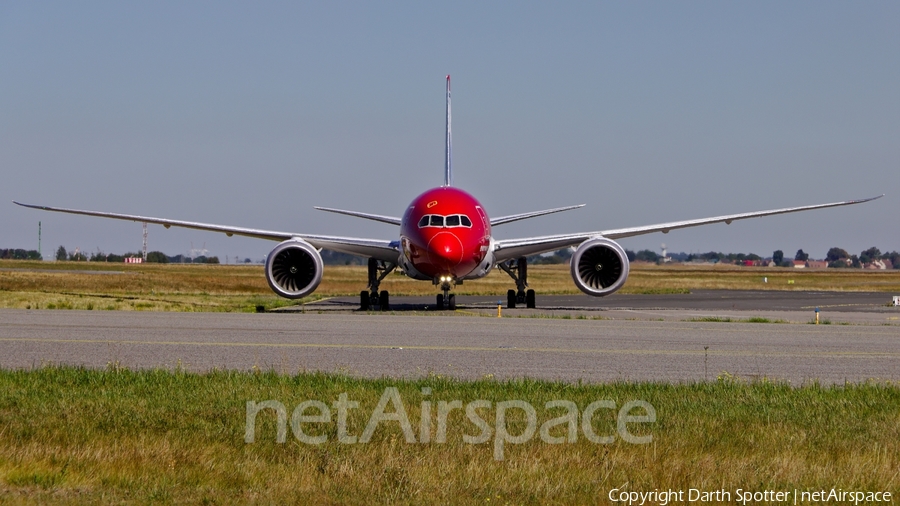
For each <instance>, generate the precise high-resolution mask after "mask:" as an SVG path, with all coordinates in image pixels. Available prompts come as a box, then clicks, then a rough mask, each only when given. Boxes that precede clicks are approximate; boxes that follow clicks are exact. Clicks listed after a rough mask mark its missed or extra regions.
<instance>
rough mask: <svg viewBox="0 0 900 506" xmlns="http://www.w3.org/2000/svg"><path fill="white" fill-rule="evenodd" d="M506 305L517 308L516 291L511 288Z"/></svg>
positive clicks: (509, 307) (507, 293)
mask: <svg viewBox="0 0 900 506" xmlns="http://www.w3.org/2000/svg"><path fill="white" fill-rule="evenodd" d="M506 307H507V308H508V309H515V308H516V291H515V290H510V291H508V292H506Z"/></svg>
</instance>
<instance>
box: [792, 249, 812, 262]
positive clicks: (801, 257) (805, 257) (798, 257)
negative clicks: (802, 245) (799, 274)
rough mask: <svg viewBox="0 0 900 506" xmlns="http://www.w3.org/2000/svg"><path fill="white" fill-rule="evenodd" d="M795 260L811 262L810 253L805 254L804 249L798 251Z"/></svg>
mask: <svg viewBox="0 0 900 506" xmlns="http://www.w3.org/2000/svg"><path fill="white" fill-rule="evenodd" d="M794 260H800V261H801V262H805V261H807V260H809V253H804V252H803V250H802V249H798V250H797V254H796V255H794Z"/></svg>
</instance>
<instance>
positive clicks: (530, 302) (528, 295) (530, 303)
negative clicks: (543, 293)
mask: <svg viewBox="0 0 900 506" xmlns="http://www.w3.org/2000/svg"><path fill="white" fill-rule="evenodd" d="M534 298H535V297H534V290H528V291H527V292H525V307H527V308H529V309H534Z"/></svg>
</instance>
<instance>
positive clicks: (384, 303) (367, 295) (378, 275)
mask: <svg viewBox="0 0 900 506" xmlns="http://www.w3.org/2000/svg"><path fill="white" fill-rule="evenodd" d="M396 268H397V264H392V263H388V262H383V261H381V260H376V259H374V258H370V259H369V285H368V286H369V290H371V291H366V290H363V291H361V292H359V309H360V310H362V311H368V310H369V309H370V308H373V307H378V308H379V309H381V310H382V311H388V310H390V308H391V301H390V294H388V291H387V290H383V291H381V292H379V291H378V286H379V285H380V284H381V281H382V280H383V279H384V278H385V277H387V275H388V274H390V273H391V271H393V270H394V269H396Z"/></svg>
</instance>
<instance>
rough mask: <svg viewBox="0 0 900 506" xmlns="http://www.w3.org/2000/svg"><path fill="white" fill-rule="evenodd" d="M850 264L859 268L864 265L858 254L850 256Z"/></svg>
mask: <svg viewBox="0 0 900 506" xmlns="http://www.w3.org/2000/svg"><path fill="white" fill-rule="evenodd" d="M850 265H851V266H852V267H855V268H857V269H859V268H860V267H862V264H861V263H860V261H859V257H858V256H856V255H853V256H851V257H850Z"/></svg>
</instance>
